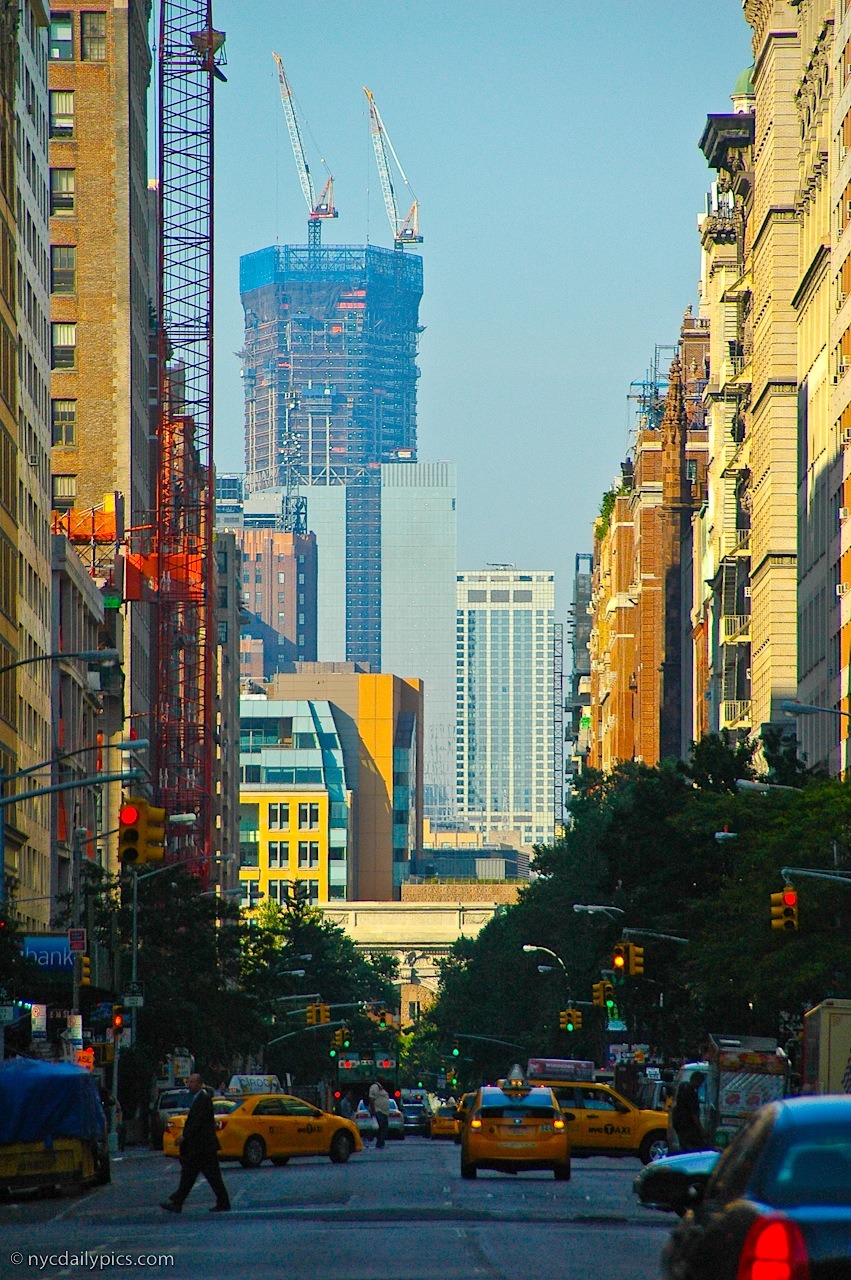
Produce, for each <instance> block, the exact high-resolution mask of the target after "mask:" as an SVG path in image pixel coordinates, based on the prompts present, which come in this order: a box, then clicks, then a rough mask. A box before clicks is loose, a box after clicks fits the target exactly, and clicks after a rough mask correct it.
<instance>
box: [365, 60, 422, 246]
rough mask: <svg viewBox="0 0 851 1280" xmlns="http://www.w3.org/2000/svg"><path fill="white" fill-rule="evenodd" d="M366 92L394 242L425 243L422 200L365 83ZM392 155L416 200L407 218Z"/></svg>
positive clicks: (373, 139) (396, 243)
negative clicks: (398, 197)
mask: <svg viewBox="0 0 851 1280" xmlns="http://www.w3.org/2000/svg"><path fill="white" fill-rule="evenodd" d="M363 91H364V93H365V94H366V100H367V102H368V103H369V132H370V135H371V137H372V149H373V151H374V152H375V163H376V164H377V166H378V178H379V181H380V183H381V194H382V196H383V197H384V207H385V209H386V210H387V218H388V221H389V223H390V230H391V231H392V232H393V242H394V244H395V245H396V248H397V249H402V248H404V246H405V245H406V244H422V240H423V238H422V236H421V235H420V226H419V210H420V206H419V201H418V200H417V198H416V196H415V195H414V191H413V188H412V186H411V184H410V182H409V181H408V179H407V178H406V177H405V170H404V169H403V168H402V166H401V164H400V163H399V157H398V156H397V155H396V151H395V149H394V147H393V143H392V142H391V141H390V136H389V134H388V133H387V130H386V129H385V127H384V121H383V120H382V119H381V113H380V112H379V110H378V107H377V105H376V102H375V98H374V97H373V96H372V94H371V93H370V91H369V89H367V87H366V85H364V87H363ZM388 152H389V155H388ZM390 156H392V157H393V159H394V161H395V163H396V168H397V169H398V170H399V173H400V175H401V177H402V181H403V182H404V184H405V186H406V187H407V188H408V191H409V192H410V194H411V197H412V199H413V203H412V205H411V207H410V209H409V210H408V212H407V214H406V215H405V217H404V218H402V217H400V215H399V206H398V204H397V202H396V192H395V189H394V187H393V178H392V175H391V172H390Z"/></svg>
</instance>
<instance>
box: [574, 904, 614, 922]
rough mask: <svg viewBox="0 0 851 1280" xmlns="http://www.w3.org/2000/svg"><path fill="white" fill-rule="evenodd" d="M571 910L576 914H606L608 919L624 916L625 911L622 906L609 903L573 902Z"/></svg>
mask: <svg viewBox="0 0 851 1280" xmlns="http://www.w3.org/2000/svg"><path fill="white" fill-rule="evenodd" d="M573 910H574V911H575V912H577V914H581V915H586V916H608V917H609V919H610V920H616V919H617V917H618V916H625V915H626V912H625V911H624V910H623V908H622V907H613V906H612V905H611V904H610V903H590V904H586V903H583V902H574V904H573Z"/></svg>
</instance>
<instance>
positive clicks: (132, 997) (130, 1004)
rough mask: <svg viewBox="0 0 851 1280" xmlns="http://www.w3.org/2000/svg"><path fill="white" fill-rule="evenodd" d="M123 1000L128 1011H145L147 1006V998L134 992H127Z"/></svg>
mask: <svg viewBox="0 0 851 1280" xmlns="http://www.w3.org/2000/svg"><path fill="white" fill-rule="evenodd" d="M121 999H122V1001H123V1003H124V1004H125V1006H126V1007H127V1008H128V1009H143V1008H144V1006H145V997H144V996H143V995H137V994H136V993H135V992H133V991H125V992H124V995H123V996H122V997H121Z"/></svg>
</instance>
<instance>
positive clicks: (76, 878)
mask: <svg viewBox="0 0 851 1280" xmlns="http://www.w3.org/2000/svg"><path fill="white" fill-rule="evenodd" d="M88 834H89V833H88V829H87V828H86V827H75V828H74V831H73V833H72V835H71V926H72V928H74V929H79V927H80V854H81V853H82V842H83V840H85V838H86V836H87V835H88ZM87 945H88V943H87ZM81 967H82V961H81V959H80V954H79V953H76V954H75V955H74V971H73V976H72V984H73V985H72V992H71V1012H72V1013H75V1014H77V1013H79V1012H80V969H81Z"/></svg>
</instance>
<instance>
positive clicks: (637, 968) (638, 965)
mask: <svg viewBox="0 0 851 1280" xmlns="http://www.w3.org/2000/svg"><path fill="white" fill-rule="evenodd" d="M629 972H630V973H631V974H632V976H633V977H638V976H639V975H640V974H642V973H643V972H644V948H643V947H637V946H636V945H635V943H633V942H631V943H630V944H629Z"/></svg>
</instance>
